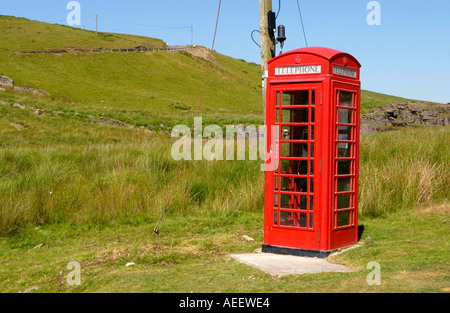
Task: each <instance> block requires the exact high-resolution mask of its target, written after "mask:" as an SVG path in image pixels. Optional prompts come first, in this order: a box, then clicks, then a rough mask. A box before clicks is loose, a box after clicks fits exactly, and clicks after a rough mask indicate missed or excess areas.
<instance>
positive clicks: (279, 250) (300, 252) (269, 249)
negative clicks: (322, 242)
mask: <svg viewBox="0 0 450 313" xmlns="http://www.w3.org/2000/svg"><path fill="white" fill-rule="evenodd" d="M336 251H337V249H336V250H330V251H317V250H307V249H296V248H287V247H278V246H271V245H266V244H263V245H262V252H264V253H272V254H283V255H294V256H302V257H308V258H319V259H325V258H327V257H328V256H329V255H330V254H331V253H333V252H336Z"/></svg>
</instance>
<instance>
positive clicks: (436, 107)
mask: <svg viewBox="0 0 450 313" xmlns="http://www.w3.org/2000/svg"><path fill="white" fill-rule="evenodd" d="M449 123H450V104H427V103H423V102H408V103H390V104H387V105H386V106H384V107H378V108H374V109H371V110H370V111H369V113H367V114H365V115H363V116H362V117H361V134H369V133H374V132H382V131H387V130H392V129H395V128H397V127H417V126H446V125H449Z"/></svg>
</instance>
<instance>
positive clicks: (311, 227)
mask: <svg viewBox="0 0 450 313" xmlns="http://www.w3.org/2000/svg"><path fill="white" fill-rule="evenodd" d="M309 228H310V229H313V228H314V214H312V213H309Z"/></svg>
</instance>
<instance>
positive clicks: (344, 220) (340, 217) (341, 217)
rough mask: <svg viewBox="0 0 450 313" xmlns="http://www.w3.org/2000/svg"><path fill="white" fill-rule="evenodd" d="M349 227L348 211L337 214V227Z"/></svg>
mask: <svg viewBox="0 0 450 313" xmlns="http://www.w3.org/2000/svg"><path fill="white" fill-rule="evenodd" d="M348 225H350V211H344V212H338V213H337V227H342V226H348Z"/></svg>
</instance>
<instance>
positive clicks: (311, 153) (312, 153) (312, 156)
mask: <svg viewBox="0 0 450 313" xmlns="http://www.w3.org/2000/svg"><path fill="white" fill-rule="evenodd" d="M309 152H310V157H311V158H314V144H313V143H312V144H311V149H310V151H309Z"/></svg>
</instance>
